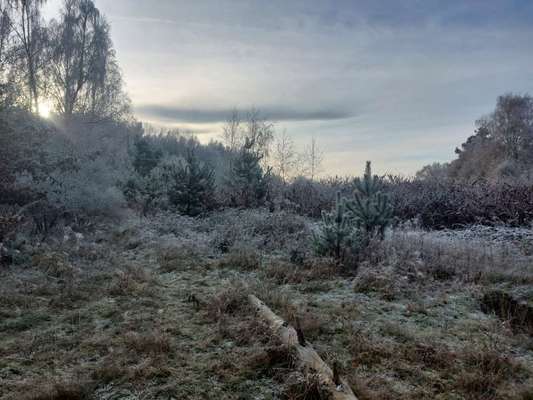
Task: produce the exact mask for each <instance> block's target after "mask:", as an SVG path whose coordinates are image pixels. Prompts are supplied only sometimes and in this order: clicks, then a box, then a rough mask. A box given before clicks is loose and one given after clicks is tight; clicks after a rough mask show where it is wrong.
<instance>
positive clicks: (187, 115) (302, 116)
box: [135, 104, 354, 123]
mask: <svg viewBox="0 0 533 400" xmlns="http://www.w3.org/2000/svg"><path fill="white" fill-rule="evenodd" d="M258 109H259V111H260V113H261V115H262V116H263V117H265V118H268V119H269V120H272V121H277V122H284V121H331V120H340V119H346V118H350V117H353V116H354V115H353V113H350V112H347V111H345V110H334V109H291V108H290V107H259V108H258ZM135 111H136V113H137V114H139V115H140V116H141V117H142V116H144V117H148V118H152V119H158V120H162V121H166V122H184V123H216V122H223V121H226V120H227V119H228V117H230V116H231V114H232V112H233V109H231V108H226V109H223V108H216V109H215V108H182V107H172V106H164V105H157V104H146V105H141V106H138V107H136V108H135Z"/></svg>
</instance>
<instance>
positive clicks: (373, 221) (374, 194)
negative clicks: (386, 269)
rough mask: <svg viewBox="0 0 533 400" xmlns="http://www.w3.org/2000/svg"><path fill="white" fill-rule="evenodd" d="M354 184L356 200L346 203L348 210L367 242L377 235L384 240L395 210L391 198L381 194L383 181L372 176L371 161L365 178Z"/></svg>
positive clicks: (357, 180) (367, 165)
mask: <svg viewBox="0 0 533 400" xmlns="http://www.w3.org/2000/svg"><path fill="white" fill-rule="evenodd" d="M354 184H355V188H356V189H355V191H354V198H353V200H351V201H347V202H346V208H347V209H348V211H349V212H350V213H351V215H352V218H353V219H354V221H355V224H356V226H357V228H358V229H360V230H361V231H362V232H361V233H362V236H363V238H364V240H365V241H368V240H370V239H371V238H373V237H375V236H377V235H379V237H380V238H381V239H382V238H383V236H384V234H385V229H386V228H387V226H388V225H390V223H391V220H392V211H393V210H392V206H391V204H390V201H389V198H388V197H387V196H386V195H385V194H383V193H382V192H381V188H382V185H383V182H382V179H381V178H380V177H378V176H377V175H372V168H371V164H370V161H368V162H367V163H366V169H365V174H364V176H363V178H357V179H356V180H355V181H354Z"/></svg>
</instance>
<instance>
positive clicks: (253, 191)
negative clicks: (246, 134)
mask: <svg viewBox="0 0 533 400" xmlns="http://www.w3.org/2000/svg"><path fill="white" fill-rule="evenodd" d="M255 147H256V146H255V143H254V140H253V139H249V138H246V139H245V143H244V145H243V146H242V148H241V150H240V151H239V153H238V154H237V155H236V157H235V159H234V160H233V162H232V166H231V176H230V178H229V182H228V186H229V189H230V190H231V197H232V203H233V205H236V206H243V207H247V208H248V207H256V206H259V205H261V203H262V201H263V200H264V198H265V196H266V194H267V190H268V175H269V171H267V172H266V173H265V172H264V171H263V168H262V167H261V160H262V158H263V156H262V155H261V154H260V153H258V152H257V151H255V150H254V149H255Z"/></svg>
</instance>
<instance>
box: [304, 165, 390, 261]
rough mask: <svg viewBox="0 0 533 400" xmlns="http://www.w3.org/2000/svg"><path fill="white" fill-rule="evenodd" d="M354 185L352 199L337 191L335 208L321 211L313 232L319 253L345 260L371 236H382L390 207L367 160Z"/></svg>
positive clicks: (367, 242) (387, 222) (354, 253)
mask: <svg viewBox="0 0 533 400" xmlns="http://www.w3.org/2000/svg"><path fill="white" fill-rule="evenodd" d="M355 186H356V190H355V192H354V199H353V200H345V199H344V200H343V199H342V198H341V193H340V192H337V202H336V207H335V211H334V212H331V213H326V212H324V213H323V214H322V223H321V224H320V227H319V230H318V231H317V232H315V234H314V235H313V244H314V248H315V251H316V253H317V254H318V255H321V256H330V257H334V258H335V259H337V260H339V261H342V262H344V261H346V260H347V257H348V256H359V254H360V253H361V252H362V251H363V250H365V249H366V248H367V247H368V246H369V245H370V242H371V240H372V239H374V238H376V239H380V240H382V239H383V237H384V232H385V228H386V227H387V226H388V225H389V224H390V222H391V218H392V207H391V205H390V204H389V200H388V197H387V196H386V195H384V194H383V193H382V192H381V186H382V185H381V179H380V178H379V177H377V176H373V175H372V170H371V166H370V162H368V163H367V165H366V170H365V174H364V176H363V178H362V179H356V180H355Z"/></svg>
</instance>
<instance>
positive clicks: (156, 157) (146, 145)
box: [133, 136, 163, 176]
mask: <svg viewBox="0 0 533 400" xmlns="http://www.w3.org/2000/svg"><path fill="white" fill-rule="evenodd" d="M134 146H135V147H134V154H133V168H135V171H136V172H137V173H138V174H140V175H141V176H147V175H148V174H149V173H150V171H152V170H153V169H154V168H155V167H156V166H157V164H158V163H159V161H160V160H161V157H162V156H163V153H162V152H161V151H160V150H156V149H154V148H153V146H152V144H151V142H150V141H149V140H147V139H146V138H144V137H142V136H139V137H137V138H136V139H135V143H134Z"/></svg>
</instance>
